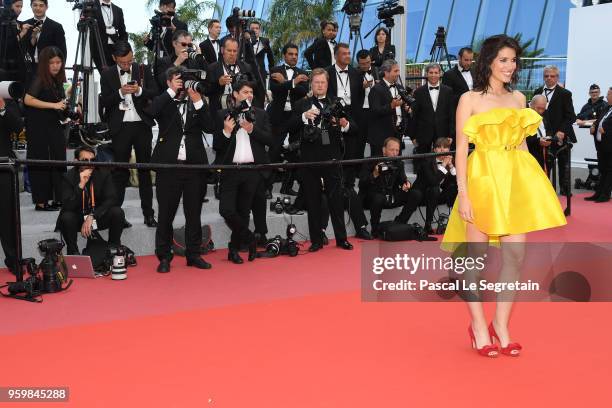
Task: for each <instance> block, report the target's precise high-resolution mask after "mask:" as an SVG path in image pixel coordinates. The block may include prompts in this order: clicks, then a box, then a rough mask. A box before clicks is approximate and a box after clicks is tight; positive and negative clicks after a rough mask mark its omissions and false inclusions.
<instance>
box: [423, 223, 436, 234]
mask: <svg viewBox="0 0 612 408" xmlns="http://www.w3.org/2000/svg"><path fill="white" fill-rule="evenodd" d="M425 232H426V233H427V235H434V230H433V228H431V225H429V224H425Z"/></svg>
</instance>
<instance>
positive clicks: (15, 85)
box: [0, 81, 25, 100]
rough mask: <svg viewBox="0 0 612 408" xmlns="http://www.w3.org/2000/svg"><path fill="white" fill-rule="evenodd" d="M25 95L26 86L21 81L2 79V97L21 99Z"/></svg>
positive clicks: (0, 93) (0, 90)
mask: <svg viewBox="0 0 612 408" xmlns="http://www.w3.org/2000/svg"><path fill="white" fill-rule="evenodd" d="M24 96H25V87H24V86H23V84H22V83H21V82H14V81H0V98H2V99H13V100H19V99H22V98H23V97H24Z"/></svg>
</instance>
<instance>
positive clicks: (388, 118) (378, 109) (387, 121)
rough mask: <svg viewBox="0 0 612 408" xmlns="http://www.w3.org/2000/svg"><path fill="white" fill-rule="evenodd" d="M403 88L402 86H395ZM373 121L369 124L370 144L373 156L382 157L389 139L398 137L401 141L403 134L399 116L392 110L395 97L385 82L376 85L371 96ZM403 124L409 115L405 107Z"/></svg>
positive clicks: (402, 108)
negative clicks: (383, 148) (383, 149)
mask: <svg viewBox="0 0 612 408" xmlns="http://www.w3.org/2000/svg"><path fill="white" fill-rule="evenodd" d="M395 86H396V87H398V88H401V87H402V86H401V85H397V84H396V85H395ZM368 99H369V103H370V111H371V119H370V121H369V123H368V143H369V144H370V150H371V155H372V156H382V147H383V144H384V141H385V139H386V138H388V137H391V136H393V137H397V138H398V139H400V140H401V137H402V135H401V133H400V131H399V128H398V126H397V114H396V110H395V109H391V101H392V100H393V95H392V94H391V89H390V88H389V86H388V85H387V83H386V82H385V81H384V80H381V81H380V82H379V83H377V84H376V85H374V87H373V88H372V90H371V91H370V95H369V98H368ZM400 109H401V111H402V122H405V121H406V120H407V116H408V115H407V114H406V111H405V109H404V107H403V106H401V107H400Z"/></svg>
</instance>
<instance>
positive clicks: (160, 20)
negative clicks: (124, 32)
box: [149, 10, 175, 29]
mask: <svg viewBox="0 0 612 408" xmlns="http://www.w3.org/2000/svg"><path fill="white" fill-rule="evenodd" d="M174 14H175V13H174V12H173V11H167V12H165V13H162V12H161V11H159V10H155V15H154V16H153V17H152V18H151V19H150V20H149V22H150V23H151V25H152V26H153V27H155V28H158V29H162V28H168V27H170V26H172V18H173V17H174Z"/></svg>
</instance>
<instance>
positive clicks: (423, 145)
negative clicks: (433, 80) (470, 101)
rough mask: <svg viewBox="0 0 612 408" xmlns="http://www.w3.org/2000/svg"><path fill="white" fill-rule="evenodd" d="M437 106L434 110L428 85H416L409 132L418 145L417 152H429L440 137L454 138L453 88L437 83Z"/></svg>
mask: <svg viewBox="0 0 612 408" xmlns="http://www.w3.org/2000/svg"><path fill="white" fill-rule="evenodd" d="M437 86H439V87H440V90H439V96H438V104H437V108H436V110H435V111H434V108H433V102H432V100H431V96H430V94H429V85H424V86H420V87H418V88H417V89H416V90H415V91H414V99H415V103H414V105H413V107H412V117H413V119H414V120H413V122H412V126H413V129H412V131H411V133H410V135H411V137H412V139H413V140H416V141H417V143H418V146H417V147H416V148H415V152H417V153H428V152H431V148H432V145H433V143H434V142H435V140H436V139H438V138H440V137H452V138H453V139H454V138H455V98H454V96H453V90H452V89H451V88H450V87H448V86H446V85H442V84H439V83H438V85H437Z"/></svg>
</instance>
